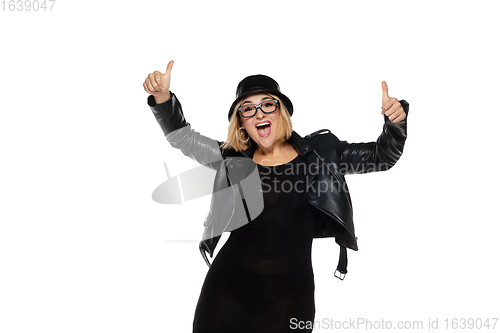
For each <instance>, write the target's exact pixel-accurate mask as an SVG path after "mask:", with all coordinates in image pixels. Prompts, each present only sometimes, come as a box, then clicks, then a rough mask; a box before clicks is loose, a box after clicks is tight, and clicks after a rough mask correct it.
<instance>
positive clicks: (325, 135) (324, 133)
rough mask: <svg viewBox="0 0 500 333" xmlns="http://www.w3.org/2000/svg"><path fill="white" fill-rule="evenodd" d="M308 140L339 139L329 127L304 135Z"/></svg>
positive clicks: (332, 140)
mask: <svg viewBox="0 0 500 333" xmlns="http://www.w3.org/2000/svg"><path fill="white" fill-rule="evenodd" d="M304 139H305V140H306V141H308V142H325V141H328V142H339V139H338V138H337V137H336V136H335V134H333V133H332V132H331V131H330V130H329V129H320V130H317V131H316V132H313V133H311V134H308V135H306V136H305V137H304Z"/></svg>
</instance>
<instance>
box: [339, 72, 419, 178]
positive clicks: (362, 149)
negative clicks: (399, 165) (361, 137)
mask: <svg viewBox="0 0 500 333" xmlns="http://www.w3.org/2000/svg"><path fill="white" fill-rule="evenodd" d="M409 107H410V105H409V104H408V102H406V101H405V100H401V101H398V100H397V99H396V98H393V97H389V94H388V89H387V84H386V83H385V81H384V82H382V114H383V115H384V126H383V129H382V134H380V136H379V137H378V139H377V141H376V142H367V143H348V142H346V141H341V149H340V152H341V156H340V161H341V166H340V167H341V170H342V171H341V172H342V173H344V174H353V173H368V172H373V171H384V170H388V169H390V168H392V167H393V166H394V165H395V164H396V162H397V161H398V160H399V158H400V157H401V155H402V154H403V148H404V145H405V141H406V136H407V134H406V129H407V128H406V127H407V126H406V125H407V117H408V111H409Z"/></svg>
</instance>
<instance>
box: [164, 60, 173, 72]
mask: <svg viewBox="0 0 500 333" xmlns="http://www.w3.org/2000/svg"><path fill="white" fill-rule="evenodd" d="M172 67H174V61H173V60H170V62H169V63H168V65H167V70H166V71H165V74H168V75H169V76H170V72H172Z"/></svg>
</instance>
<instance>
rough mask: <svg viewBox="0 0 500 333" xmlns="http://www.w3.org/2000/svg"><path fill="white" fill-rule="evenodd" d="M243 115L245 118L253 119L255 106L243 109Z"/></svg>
mask: <svg viewBox="0 0 500 333" xmlns="http://www.w3.org/2000/svg"><path fill="white" fill-rule="evenodd" d="M241 114H242V115H243V117H251V116H253V115H254V114H255V106H253V105H247V106H244V107H242V108H241Z"/></svg>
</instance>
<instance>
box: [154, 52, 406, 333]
mask: <svg viewBox="0 0 500 333" xmlns="http://www.w3.org/2000/svg"><path fill="white" fill-rule="evenodd" d="M172 66H173V61H171V62H170V63H169V64H168V66H167V70H166V72H165V74H162V73H160V72H158V71H156V72H154V73H151V74H149V76H148V78H147V79H146V80H145V82H144V89H145V90H146V92H148V93H149V94H151V95H150V96H149V98H148V104H149V106H150V107H151V110H152V111H153V114H154V115H155V117H156V119H157V121H158V123H159V124H160V126H161V128H162V129H163V131H164V133H165V136H166V138H167V140H168V141H169V142H170V144H171V145H172V146H173V147H175V148H179V149H181V151H182V152H183V153H184V154H185V155H187V156H189V157H191V158H193V159H195V160H197V161H198V162H200V163H201V164H204V165H206V166H208V167H210V168H213V169H215V170H217V174H216V177H215V182H214V189H213V196H212V204H211V210H210V213H209V214H208V216H207V219H206V220H205V232H204V235H203V240H202V241H201V242H200V250H201V253H202V255H203V257H204V259H205V261H206V262H207V264H208V265H209V266H210V269H209V271H208V273H207V276H206V279H205V282H204V284H203V287H202V290H201V294H200V298H199V301H198V304H197V307H196V311H195V317H194V322H193V332H218V333H221V332H273V333H277V332H290V331H291V332H297V331H300V332H311V331H312V323H313V321H314V314H315V305H314V275H313V270H312V265H311V244H312V240H313V238H318V237H335V240H336V242H337V243H338V244H339V245H340V246H341V248H340V260H339V265H338V267H337V271H336V276H337V277H339V278H341V279H343V277H344V275H345V274H346V273H347V269H346V266H347V255H346V247H347V248H350V249H353V250H357V242H356V237H355V235H354V225H353V222H352V204H351V199H350V196H349V192H348V188H347V185H346V183H345V179H344V175H345V174H349V173H366V172H372V171H382V170H388V169H389V168H391V167H392V166H393V165H394V164H395V163H396V161H397V160H398V159H399V157H400V156H401V154H402V152H403V147H404V142H405V140H406V116H407V112H408V103H406V102H405V101H398V100H397V99H395V98H390V97H389V96H388V92H387V85H386V84H385V82H383V83H382V90H383V99H382V105H383V106H382V113H383V114H384V119H385V124H384V128H383V132H382V134H381V135H380V137H379V138H378V140H377V141H376V142H369V143H355V144H351V143H347V142H345V141H340V140H338V139H337V137H336V136H335V135H333V134H332V133H330V132H329V131H328V130H320V131H317V132H315V133H312V134H310V135H307V136H306V137H304V138H302V137H301V136H300V135H298V134H297V133H296V132H295V131H293V129H292V122H291V116H292V114H293V104H292V103H291V101H290V99H289V98H288V97H287V96H286V95H284V94H283V93H281V91H280V88H279V86H278V84H277V82H276V81H274V80H273V79H271V78H270V77H267V76H264V75H253V76H249V77H247V78H245V79H243V80H242V81H241V82H240V83H239V85H238V88H237V93H236V100H235V101H234V102H233V104H232V106H231V108H230V110H229V115H228V119H229V130H228V139H227V140H226V141H225V142H218V141H215V140H212V139H210V138H207V137H204V136H202V135H200V134H199V133H197V132H196V131H194V130H192V129H191V126H190V124H189V123H187V122H186V120H185V118H184V114H183V112H182V108H181V105H180V103H179V101H178V100H177V98H176V96H175V95H174V94H172V93H171V92H170V91H169V87H170V75H171V70H172ZM226 231H230V232H231V234H230V236H229V238H228V240H227V242H226V243H225V244H224V246H223V247H222V248H221V250H220V251H219V253H218V255H217V257H216V258H215V259H214V260H213V262H212V264H211V265H210V262H209V261H208V259H207V256H206V252H208V253H209V255H210V256H213V253H214V249H215V247H216V245H217V243H218V241H219V239H220V235H221V234H222V233H223V232H226ZM337 273H339V275H337Z"/></svg>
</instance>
